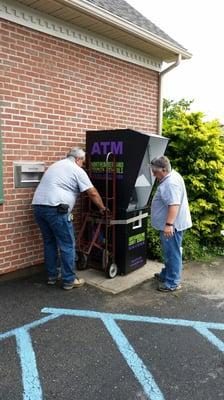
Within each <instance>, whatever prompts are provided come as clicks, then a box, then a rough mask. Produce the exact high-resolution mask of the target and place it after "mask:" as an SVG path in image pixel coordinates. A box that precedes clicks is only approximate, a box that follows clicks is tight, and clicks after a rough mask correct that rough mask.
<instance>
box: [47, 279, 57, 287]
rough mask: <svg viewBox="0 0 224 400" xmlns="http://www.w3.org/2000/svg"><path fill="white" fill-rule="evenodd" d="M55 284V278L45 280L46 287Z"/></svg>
mask: <svg viewBox="0 0 224 400" xmlns="http://www.w3.org/2000/svg"><path fill="white" fill-rule="evenodd" d="M56 282H57V279H56V278H48V280H47V284H48V285H55V284H56Z"/></svg>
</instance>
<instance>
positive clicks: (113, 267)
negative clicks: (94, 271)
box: [106, 262, 118, 279]
mask: <svg viewBox="0 0 224 400" xmlns="http://www.w3.org/2000/svg"><path fill="white" fill-rule="evenodd" d="M117 273H118V268H117V264H115V263H113V262H109V263H108V265H107V269H106V274H107V277H108V278H110V279H113V278H115V276H116V275H117Z"/></svg>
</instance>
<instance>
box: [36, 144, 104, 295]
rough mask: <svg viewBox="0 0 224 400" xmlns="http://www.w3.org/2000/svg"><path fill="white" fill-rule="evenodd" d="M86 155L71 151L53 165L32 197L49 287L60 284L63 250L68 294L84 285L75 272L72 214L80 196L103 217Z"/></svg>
mask: <svg viewBox="0 0 224 400" xmlns="http://www.w3.org/2000/svg"><path fill="white" fill-rule="evenodd" d="M84 161H85V152H84V151H83V150H82V149H79V148H74V149H72V150H71V151H70V152H69V153H68V155H67V158H65V159H63V160H60V161H57V162H55V163H54V164H52V165H51V166H50V167H49V168H48V169H47V171H46V172H45V173H44V175H43V177H42V179H41V181H40V183H39V185H38V187H37V189H36V191H35V193H34V197H33V201H32V204H33V208H34V216H35V219H36V222H37V224H38V225H39V228H40V230H41V233H42V236H43V242H44V259H45V265H46V268H47V272H48V284H49V285H54V284H55V283H56V280H57V258H58V249H59V250H60V261H61V275H62V287H63V289H66V290H69V289H73V288H74V287H80V286H82V285H83V284H84V280H83V279H78V277H77V275H76V272H75V240H74V230H73V224H72V218H71V212H72V210H73V207H74V206H75V203H76V199H77V196H78V195H79V193H80V192H86V193H87V195H88V196H89V198H90V199H91V200H92V201H93V202H94V203H95V204H96V206H97V207H98V208H99V211H100V213H102V214H103V213H104V212H105V210H106V207H105V206H104V204H103V201H102V199H101V196H100V195H99V193H98V191H97V190H96V188H95V187H93V184H92V183H91V181H90V179H89V177H88V175H87V173H86V172H85V171H84V169H83V168H82V167H83V163H84Z"/></svg>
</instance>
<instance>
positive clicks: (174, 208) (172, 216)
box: [166, 204, 180, 224]
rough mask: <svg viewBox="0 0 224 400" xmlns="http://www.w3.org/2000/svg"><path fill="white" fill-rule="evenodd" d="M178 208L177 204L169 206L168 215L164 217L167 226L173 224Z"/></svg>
mask: <svg viewBox="0 0 224 400" xmlns="http://www.w3.org/2000/svg"><path fill="white" fill-rule="evenodd" d="M179 208H180V205H179V204H172V205H171V206H168V213H167V217H166V223H167V224H174V222H175V219H176V216H177V214H178V211H179Z"/></svg>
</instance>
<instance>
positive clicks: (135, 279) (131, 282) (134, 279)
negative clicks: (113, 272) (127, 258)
mask: <svg viewBox="0 0 224 400" xmlns="http://www.w3.org/2000/svg"><path fill="white" fill-rule="evenodd" d="M161 267H162V264H161V263H159V262H156V261H150V260H148V261H147V263H146V264H145V265H144V266H143V267H142V268H139V269H137V270H136V271H133V272H130V273H129V274H127V275H123V276H121V275H117V276H116V277H115V278H113V279H109V278H107V277H106V275H105V272H103V271H98V270H96V269H91V268H90V269H87V270H84V271H78V275H79V277H80V278H84V279H85V281H86V283H87V284H88V285H91V286H94V287H96V288H98V289H100V290H102V291H103V292H108V293H112V294H118V293H121V292H123V291H124V290H127V289H131V288H133V287H135V286H137V285H139V284H140V283H142V282H145V281H147V280H149V279H151V278H153V275H154V273H155V272H160V270H161Z"/></svg>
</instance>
